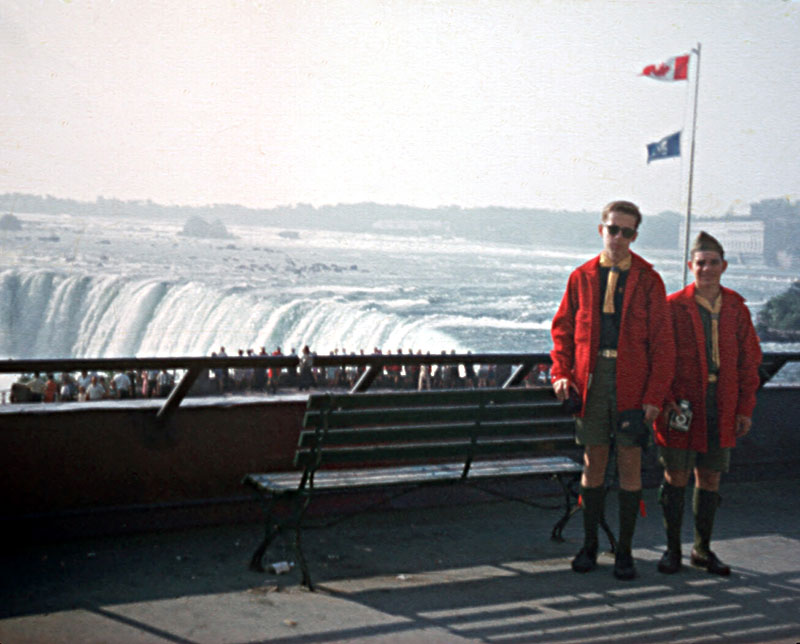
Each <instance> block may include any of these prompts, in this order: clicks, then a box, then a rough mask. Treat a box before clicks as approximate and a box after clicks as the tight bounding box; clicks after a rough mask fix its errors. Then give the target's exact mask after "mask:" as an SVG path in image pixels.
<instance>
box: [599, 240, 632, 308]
mask: <svg viewBox="0 0 800 644" xmlns="http://www.w3.org/2000/svg"><path fill="white" fill-rule="evenodd" d="M600 266H602V267H603V268H610V269H611V270H610V271H608V283H607V284H606V297H605V299H604V300H603V313H613V312H614V291H616V290H617V279H618V278H619V274H620V271H627V270H628V269H629V268H630V267H631V256H630V255H628V256H627V257H626V258H625V259H623V260H622V261H620V262H617V263H616V264H615V263H614V262H612V261H611V260H610V259H609V258H608V257H607V256H606V254H605V253H604V252H603V253H600Z"/></svg>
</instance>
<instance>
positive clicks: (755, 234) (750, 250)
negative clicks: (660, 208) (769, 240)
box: [679, 217, 764, 263]
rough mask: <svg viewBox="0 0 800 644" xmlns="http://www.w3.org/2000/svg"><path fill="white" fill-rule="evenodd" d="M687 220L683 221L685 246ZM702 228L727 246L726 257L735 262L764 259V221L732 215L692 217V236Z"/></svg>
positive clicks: (681, 233) (681, 230) (760, 260)
mask: <svg viewBox="0 0 800 644" xmlns="http://www.w3.org/2000/svg"><path fill="white" fill-rule="evenodd" d="M685 230H686V222H681V227H680V237H679V239H680V244H681V247H683V240H684V234H685ZM701 230H705V231H706V232H707V233H708V234H709V235H713V236H714V237H716V238H717V239H718V240H719V242H720V244H722V246H723V247H724V248H725V259H727V260H729V261H733V262H744V263H746V262H754V261H757V262H763V261H764V222H763V221H761V220H758V219H742V218H738V217H736V218H732V217H718V218H705V219H703V218H695V219H692V230H691V233H692V234H691V238H690V241H689V243H690V244H691V240H692V238H694V236H695V235H697V234H698V233H699V232H700V231H701Z"/></svg>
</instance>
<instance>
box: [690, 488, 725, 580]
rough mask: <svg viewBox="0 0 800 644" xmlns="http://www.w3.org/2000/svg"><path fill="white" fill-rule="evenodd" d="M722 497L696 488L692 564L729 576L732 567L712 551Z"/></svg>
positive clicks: (716, 573)
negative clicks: (715, 523)
mask: <svg viewBox="0 0 800 644" xmlns="http://www.w3.org/2000/svg"><path fill="white" fill-rule="evenodd" d="M721 501H722V497H720V495H719V494H718V493H717V492H712V491H710V490H701V489H700V488H698V487H696V488H695V489H694V499H693V504H692V506H693V510H694V548H692V557H691V561H692V565H693V566H697V567H698V568H705V569H706V570H708V572H710V573H712V574H714V575H723V576H725V577H727V576H728V575H730V574H731V568H730V566H728V565H727V564H724V563H722V562H721V561H720V560H719V558H718V557H717V555H715V554H714V553H713V552H711V531H712V529H713V527H714V515H715V514H716V512H717V508H718V507H719V504H720V502H721Z"/></svg>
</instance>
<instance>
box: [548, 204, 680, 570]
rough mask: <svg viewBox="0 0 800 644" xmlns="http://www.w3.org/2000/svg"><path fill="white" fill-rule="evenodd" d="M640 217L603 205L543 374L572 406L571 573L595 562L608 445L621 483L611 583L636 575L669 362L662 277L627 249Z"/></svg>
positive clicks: (623, 207) (556, 324)
mask: <svg viewBox="0 0 800 644" xmlns="http://www.w3.org/2000/svg"><path fill="white" fill-rule="evenodd" d="M641 221H642V215H641V213H640V211H639V208H638V207H637V206H636V205H635V204H633V203H631V202H629V201H613V202H611V203H609V204H608V205H607V206H606V207H605V208H604V209H603V214H602V223H601V224H600V225H599V226H598V232H599V234H600V237H601V238H602V240H603V252H602V253H601V254H600V255H599V256H597V257H595V258H593V259H591V260H589V261H588V262H586V263H585V264H583V265H582V266H579V267H578V268H577V269H575V270H574V271H573V272H572V274H571V275H570V277H569V281H568V282H567V290H566V292H565V293H564V297H563V299H562V300H561V304H560V306H559V308H558V311H557V312H556V315H555V317H554V318H553V324H552V330H551V334H552V337H553V350H552V352H551V354H550V356H551V358H552V361H553V365H552V368H551V370H550V380H551V382H552V386H553V390H554V391H555V394H556V396H557V397H558V399H559V400H562V401H566V400H568V399H574V400H575V401H576V402H575V406H576V407H577V406H579V407H580V408H579V410H577V414H576V439H577V442H578V443H579V444H581V445H583V446H584V471H583V475H582V477H581V500H582V504H583V524H584V543H583V547H582V548H581V550H580V552H578V554H577V555H576V557H575V558H574V559H573V561H572V569H573V570H574V571H576V572H588V571H590V570H592V569H593V568H594V567H595V566H596V565H597V549H598V542H597V528H598V525H599V523H600V521H601V520H602V518H603V515H604V512H605V486H604V481H605V472H606V467H607V465H608V460H609V453H610V446H611V444H612V442H613V443H614V444H615V446H616V455H617V463H618V469H619V480H620V490H619V545H618V548H617V552H616V559H615V562H614V576H616V577H617V578H618V579H633V578H634V577H635V576H636V569H635V567H634V563H633V556H632V554H631V548H632V541H633V533H634V529H635V527H636V516H637V514H638V513H639V508H640V502H641V495H642V473H641V469H642V447H644V446H646V445H647V444H648V443H649V441H650V438H651V431H652V429H651V428H652V423H653V421H654V420H655V418H656V416H658V414H659V412H660V406H661V404H662V403H663V401H664V400H665V396H666V395H667V393H668V391H669V385H670V383H671V382H672V371H673V368H674V362H675V353H674V342H673V338H672V327H671V325H670V317H669V310H668V308H667V302H666V291H665V289H664V283H663V282H662V280H661V277H659V275H658V273H656V271H655V270H653V267H652V266H651V265H650V264H649V263H647V262H646V261H645V260H644V259H642V258H641V257H639V256H638V255H636V254H634V253H632V252H631V251H630V248H629V246H630V244H631V243H633V242H634V241H636V237H637V235H638V228H639V224H640V223H641Z"/></svg>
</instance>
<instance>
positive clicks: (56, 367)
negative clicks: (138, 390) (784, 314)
mask: <svg viewBox="0 0 800 644" xmlns="http://www.w3.org/2000/svg"><path fill="white" fill-rule="evenodd" d="M550 362H551V361H550V356H549V354H547V353H460V354H454V353H449V354H425V355H421V354H410V353H409V354H401V353H396V354H369V355H312V361H311V365H312V366H313V368H314V369H326V368H329V367H337V368H346V367H348V366H350V367H354V368H355V370H356V372H357V374H358V378H357V380H355V382H354V384H353V385H352V386H351V387H350V391H351V392H352V393H355V392H363V391H367V390H368V389H369V388H370V386H371V385H372V384H373V383H374V382H375V381H376V379H377V378H379V377H380V376H382V375H384V374H386V373H389V372H390V371H391V370H392V369H393V368H397V367H399V368H401V369H403V370H407V369H408V368H413V367H415V366H421V365H427V366H428V367H432V366H436V367H439V368H441V367H444V366H450V365H458V366H459V367H462V366H463V367H464V368H469V369H473V368H474V367H475V366H479V365H495V366H500V365H505V366H507V367H511V369H510V375H508V377H507V378H505V379H504V380H503V382H502V383H497V384H498V386H502V387H514V386H518V385H520V384H522V383H523V382H524V381H525V378H526V377H528V376H529V374H531V372H532V370H533V369H534V367H536V366H537V365H540V364H547V365H549V364H550ZM789 362H800V352H785V353H782V352H769V353H765V354H764V357H763V360H762V363H761V367H760V369H759V371H760V376H761V385H762V386H763V385H764V384H765V383H767V382H769V381H770V380H771V379H772V378H773V376H775V374H776V373H778V371H780V369H781V368H782V367H783V366H784V365H785V364H787V363H789ZM300 365H301V359H300V356H297V355H286V356H227V357H168V358H156V357H152V358H58V359H48V358H41V359H30V360H4V361H0V373H6V374H31V373H40V374H41V373H74V372H81V371H87V372H90V373H91V372H119V371H133V372H136V373H140V372H142V371H146V370H162V369H163V370H175V371H178V372H181V377H180V380H179V381H178V384H177V386H175V387H173V388H172V389H171V391H170V393H169V395H168V396H167V398H166V400H165V402H164V404H163V405H162V406H161V408H160V409H159V411H158V413H157V418H158V419H159V420H166V419H167V418H169V417H170V416H171V415H172V414H173V413H174V412H175V410H176V409H177V408H178V407H179V406H180V403H181V401H182V400H183V399H184V398H185V397H186V395H187V394H188V393H189V390H190V389H191V388H192V385H194V384H195V382H196V381H197V379H198V377H199V376H200V375H201V374H202V372H203V371H204V370H206V371H214V370H227V369H234V370H235V369H275V370H294V371H295V372H296V371H297V369H298V368H299V367H300ZM506 371H509V370H508V369H506Z"/></svg>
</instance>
